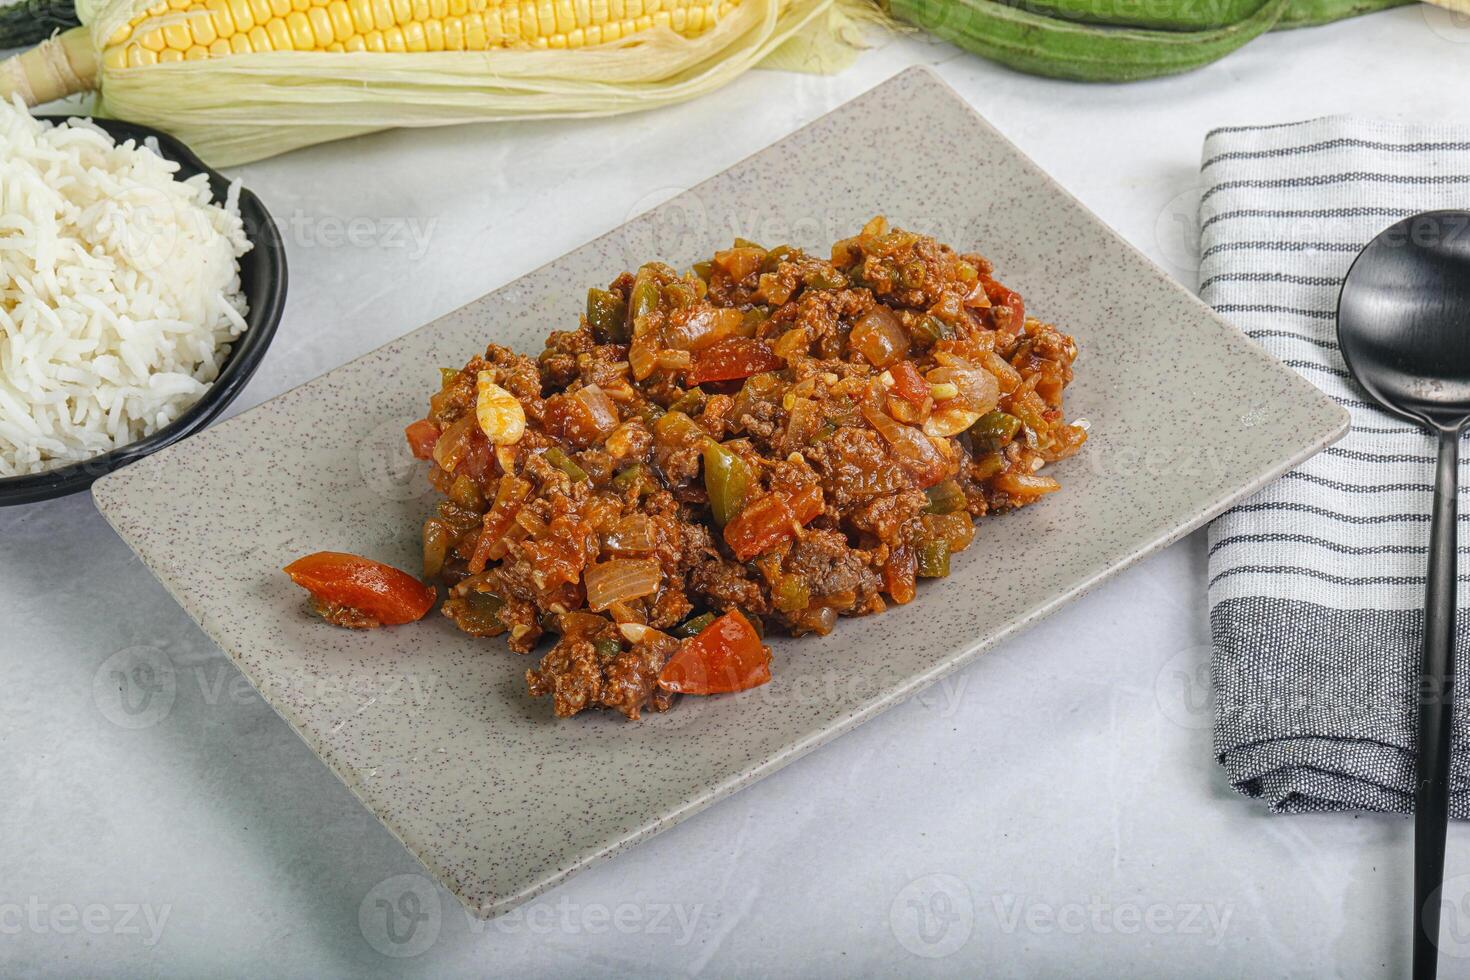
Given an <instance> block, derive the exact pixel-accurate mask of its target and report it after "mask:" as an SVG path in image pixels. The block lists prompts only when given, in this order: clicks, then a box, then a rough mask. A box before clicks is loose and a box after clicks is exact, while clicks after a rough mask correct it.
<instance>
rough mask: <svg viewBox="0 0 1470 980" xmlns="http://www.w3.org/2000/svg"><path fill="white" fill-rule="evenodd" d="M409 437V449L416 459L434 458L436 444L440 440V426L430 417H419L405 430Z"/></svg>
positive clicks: (406, 435) (405, 434) (404, 432)
mask: <svg viewBox="0 0 1470 980" xmlns="http://www.w3.org/2000/svg"><path fill="white" fill-rule="evenodd" d="M403 434H404V436H405V437H406V438H407V439H408V451H409V452H411V453H413V458H414V459H433V458H434V444H435V443H437V442H438V441H439V427H438V426H437V425H435V424H434V423H433V422H430V421H429V420H428V419H419V420H418V421H417V422H414V423H411V424H410V425H409V427H408V428H406V429H404V430H403Z"/></svg>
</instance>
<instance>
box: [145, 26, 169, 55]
mask: <svg viewBox="0 0 1470 980" xmlns="http://www.w3.org/2000/svg"><path fill="white" fill-rule="evenodd" d="M138 43H139V44H140V45H142V46H143V47H145V48H147V49H148V50H149V51H155V52H156V51H162V50H163V49H164V48H166V47H168V45H167V44H164V43H163V31H162V30H160V29H159V28H157V27H155V28H153V29H152V30H151V31H144V32H143V33H142V34H140V35H138Z"/></svg>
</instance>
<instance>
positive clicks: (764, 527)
mask: <svg viewBox="0 0 1470 980" xmlns="http://www.w3.org/2000/svg"><path fill="white" fill-rule="evenodd" d="M821 512H822V488H821V486H819V485H818V484H815V483H812V484H809V485H807V486H805V487H802V488H801V489H800V490H797V491H795V492H791V493H788V492H785V491H781V490H775V491H772V492H771V493H768V494H766V495H765V496H763V497H760V498H758V499H756V500H755V501H753V502H752V503H750V504H748V505H747V506H746V507H744V508H743V509H742V510H741V511H740V513H739V514H737V515H735V519H734V520H732V521H731V522H730V523H729V524H726V525H725V543H726V544H728V545H729V546H730V550H731V551H733V552H735V557H736V558H738V559H740V560H741V561H750V559H752V558H754V557H755V556H756V555H760V554H764V553H765V552H767V551H770V550H771V549H772V548H774V547H776V545H778V544H780V543H781V542H783V541H785V540H786V539H787V538H791V537H794V536H795V535H796V529H797V528H799V527H802V526H804V525H806V524H810V523H811V522H812V521H814V520H816V517H817V515H818V514H820V513H821Z"/></svg>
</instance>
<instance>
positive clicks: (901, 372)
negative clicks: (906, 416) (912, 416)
mask: <svg viewBox="0 0 1470 980" xmlns="http://www.w3.org/2000/svg"><path fill="white" fill-rule="evenodd" d="M888 373H889V374H891V375H893V393H894V394H895V395H897V396H898V397H900V398H902V399H903V400H904V401H906V402H908V403H909V404H910V405H923V404H924V402H925V401H926V400H927V399H928V398H929V383H928V382H927V381H925V380H924V376H923V375H922V374H920V373H919V369H918V368H916V367H914V362H913V361H899V362H898V363H897V364H895V365H893V367H891V368H889V369H888Z"/></svg>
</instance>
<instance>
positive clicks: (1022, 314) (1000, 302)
mask: <svg viewBox="0 0 1470 980" xmlns="http://www.w3.org/2000/svg"><path fill="white" fill-rule="evenodd" d="M980 283H981V285H982V286H984V287H985V296H986V297H987V298H988V299H989V300H990V303H991V305H992V306H1008V307H1010V310H1011V322H1010V325H1009V330H1010V332H1011V333H1020V332H1021V328H1022V327H1023V326H1024V325H1025V323H1026V302H1025V301H1024V300H1022V299H1021V294H1020V293H1018V292H1016V291H1015V290H1013V289H1007V288H1006V287H1004V286H1002V285H1001V284H1000V283H998V282H996V281H995V280H994V279H992V278H990V277H989V276H981V277H980Z"/></svg>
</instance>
